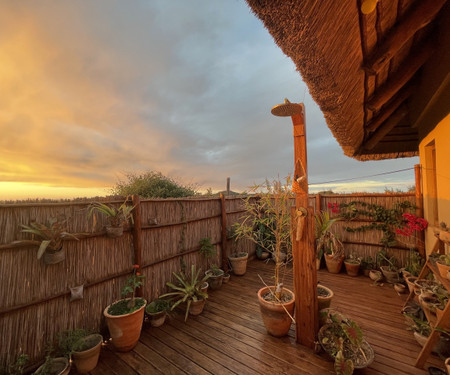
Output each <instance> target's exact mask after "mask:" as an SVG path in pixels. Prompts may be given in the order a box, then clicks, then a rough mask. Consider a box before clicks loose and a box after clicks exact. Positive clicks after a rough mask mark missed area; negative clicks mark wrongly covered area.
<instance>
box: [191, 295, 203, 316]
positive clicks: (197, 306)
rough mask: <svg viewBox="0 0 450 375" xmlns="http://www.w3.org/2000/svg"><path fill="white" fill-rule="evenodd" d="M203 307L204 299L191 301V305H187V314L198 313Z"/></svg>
mask: <svg viewBox="0 0 450 375" xmlns="http://www.w3.org/2000/svg"><path fill="white" fill-rule="evenodd" d="M204 307H205V300H204V299H199V300H197V301H191V305H190V306H189V314H191V315H200V314H201V313H202V312H203V308H204Z"/></svg>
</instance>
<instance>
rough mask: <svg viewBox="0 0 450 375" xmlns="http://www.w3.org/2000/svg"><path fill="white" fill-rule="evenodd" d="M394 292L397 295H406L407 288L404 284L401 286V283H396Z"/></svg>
mask: <svg viewBox="0 0 450 375" xmlns="http://www.w3.org/2000/svg"><path fill="white" fill-rule="evenodd" d="M394 290H395V291H396V292H397V293H400V294H403V293H406V286H405V285H403V284H400V283H396V284H394Z"/></svg>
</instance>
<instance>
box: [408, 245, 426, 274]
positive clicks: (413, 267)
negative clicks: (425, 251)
mask: <svg viewBox="0 0 450 375" xmlns="http://www.w3.org/2000/svg"><path fill="white" fill-rule="evenodd" d="M424 263H425V260H424V259H423V258H422V257H421V255H420V254H419V252H417V251H415V250H413V249H410V251H409V254H408V258H407V259H406V266H405V270H406V271H408V272H409V273H410V274H411V275H412V276H419V273H420V271H421V269H422V267H423V265H424Z"/></svg>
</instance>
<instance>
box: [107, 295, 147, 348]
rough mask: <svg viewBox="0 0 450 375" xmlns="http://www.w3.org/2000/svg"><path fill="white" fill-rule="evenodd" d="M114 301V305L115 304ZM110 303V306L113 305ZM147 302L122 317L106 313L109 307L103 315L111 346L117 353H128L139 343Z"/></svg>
mask: <svg viewBox="0 0 450 375" xmlns="http://www.w3.org/2000/svg"><path fill="white" fill-rule="evenodd" d="M117 302H119V301H116V302H114V303H117ZM114 303H112V304H111V305H113V304H114ZM146 304H147V301H146V300H145V299H144V304H143V305H142V306H141V307H140V308H139V309H138V310H136V311H133V312H132V313H130V314H124V315H111V314H109V313H108V309H109V308H110V306H111V305H109V306H108V307H107V308H106V309H105V310H104V311H103V315H104V316H105V318H106V323H107V325H108V329H109V333H110V335H111V339H112V344H113V345H114V347H115V348H116V349H117V350H118V351H119V352H129V351H130V350H132V349H133V348H134V347H135V346H136V344H137V343H138V341H139V337H140V335H141V329H142V323H143V321H144V311H145V305H146Z"/></svg>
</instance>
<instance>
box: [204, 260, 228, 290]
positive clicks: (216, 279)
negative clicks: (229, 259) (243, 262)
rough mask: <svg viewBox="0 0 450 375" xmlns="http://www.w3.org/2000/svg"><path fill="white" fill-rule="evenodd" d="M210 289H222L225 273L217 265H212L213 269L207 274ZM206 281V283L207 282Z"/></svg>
mask: <svg viewBox="0 0 450 375" xmlns="http://www.w3.org/2000/svg"><path fill="white" fill-rule="evenodd" d="M205 275H206V276H207V277H206V279H207V280H208V284H209V287H210V288H211V289H212V290H217V289H220V287H221V286H222V282H223V275H224V272H223V270H222V269H220V268H219V267H218V266H217V265H216V264H211V268H210V269H209V270H207V271H206V272H205ZM206 279H205V281H206Z"/></svg>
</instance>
